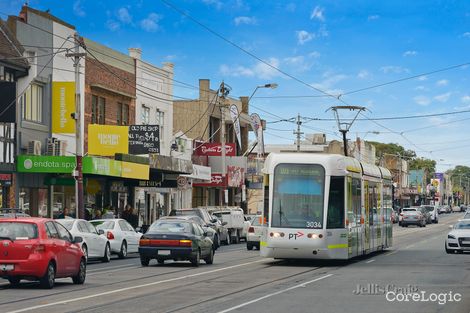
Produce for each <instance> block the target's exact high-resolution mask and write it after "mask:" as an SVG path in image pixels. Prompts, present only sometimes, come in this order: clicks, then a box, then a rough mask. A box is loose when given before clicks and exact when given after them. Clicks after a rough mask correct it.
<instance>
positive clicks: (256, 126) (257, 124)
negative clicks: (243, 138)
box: [250, 113, 264, 155]
mask: <svg viewBox="0 0 470 313" xmlns="http://www.w3.org/2000/svg"><path fill="white" fill-rule="evenodd" d="M250 117H251V127H253V130H254V132H255V135H256V139H258V154H259V155H264V140H263V125H261V119H260V117H259V115H258V114H256V113H253V114H251V116H250Z"/></svg>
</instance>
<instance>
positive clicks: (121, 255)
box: [118, 241, 127, 259]
mask: <svg viewBox="0 0 470 313" xmlns="http://www.w3.org/2000/svg"><path fill="white" fill-rule="evenodd" d="M118 256H119V258H120V259H124V258H125V257H127V243H126V241H123V242H122V244H121V251H119V254H118Z"/></svg>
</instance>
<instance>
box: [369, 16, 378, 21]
mask: <svg viewBox="0 0 470 313" xmlns="http://www.w3.org/2000/svg"><path fill="white" fill-rule="evenodd" d="M379 18H380V16H378V15H369V16H368V17H367V20H368V21H373V20H378V19H379Z"/></svg>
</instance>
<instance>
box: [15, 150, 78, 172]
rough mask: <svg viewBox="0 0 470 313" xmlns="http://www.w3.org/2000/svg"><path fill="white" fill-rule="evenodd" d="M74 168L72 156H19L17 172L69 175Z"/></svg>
mask: <svg viewBox="0 0 470 313" xmlns="http://www.w3.org/2000/svg"><path fill="white" fill-rule="evenodd" d="M74 168H75V157H74V156H44V155H19V156H18V163H17V170H18V172H20V173H58V174H71V173H72V171H73V169H74Z"/></svg>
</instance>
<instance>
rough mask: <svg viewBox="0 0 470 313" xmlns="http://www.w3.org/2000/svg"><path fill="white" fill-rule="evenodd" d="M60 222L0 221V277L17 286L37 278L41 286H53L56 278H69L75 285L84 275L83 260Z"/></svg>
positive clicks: (76, 238) (49, 287)
mask: <svg viewBox="0 0 470 313" xmlns="http://www.w3.org/2000/svg"><path fill="white" fill-rule="evenodd" d="M81 242H82V237H79V236H76V237H73V236H72V235H71V234H70V232H69V231H68V230H67V229H66V228H65V227H64V226H62V225H61V224H59V223H57V222H56V221H54V220H51V219H45V218H34V217H28V218H4V219H1V220H0V277H1V278H4V279H8V281H9V282H10V284H12V285H17V284H19V283H20V281H21V280H23V279H24V280H38V281H39V284H40V285H41V287H43V288H47V289H51V288H53V287H54V283H55V279H56V278H64V277H72V281H73V283H74V284H83V283H84V282H85V278H86V259H85V255H84V254H83V252H82V250H81V249H80V246H79V245H78V244H79V243H81Z"/></svg>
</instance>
